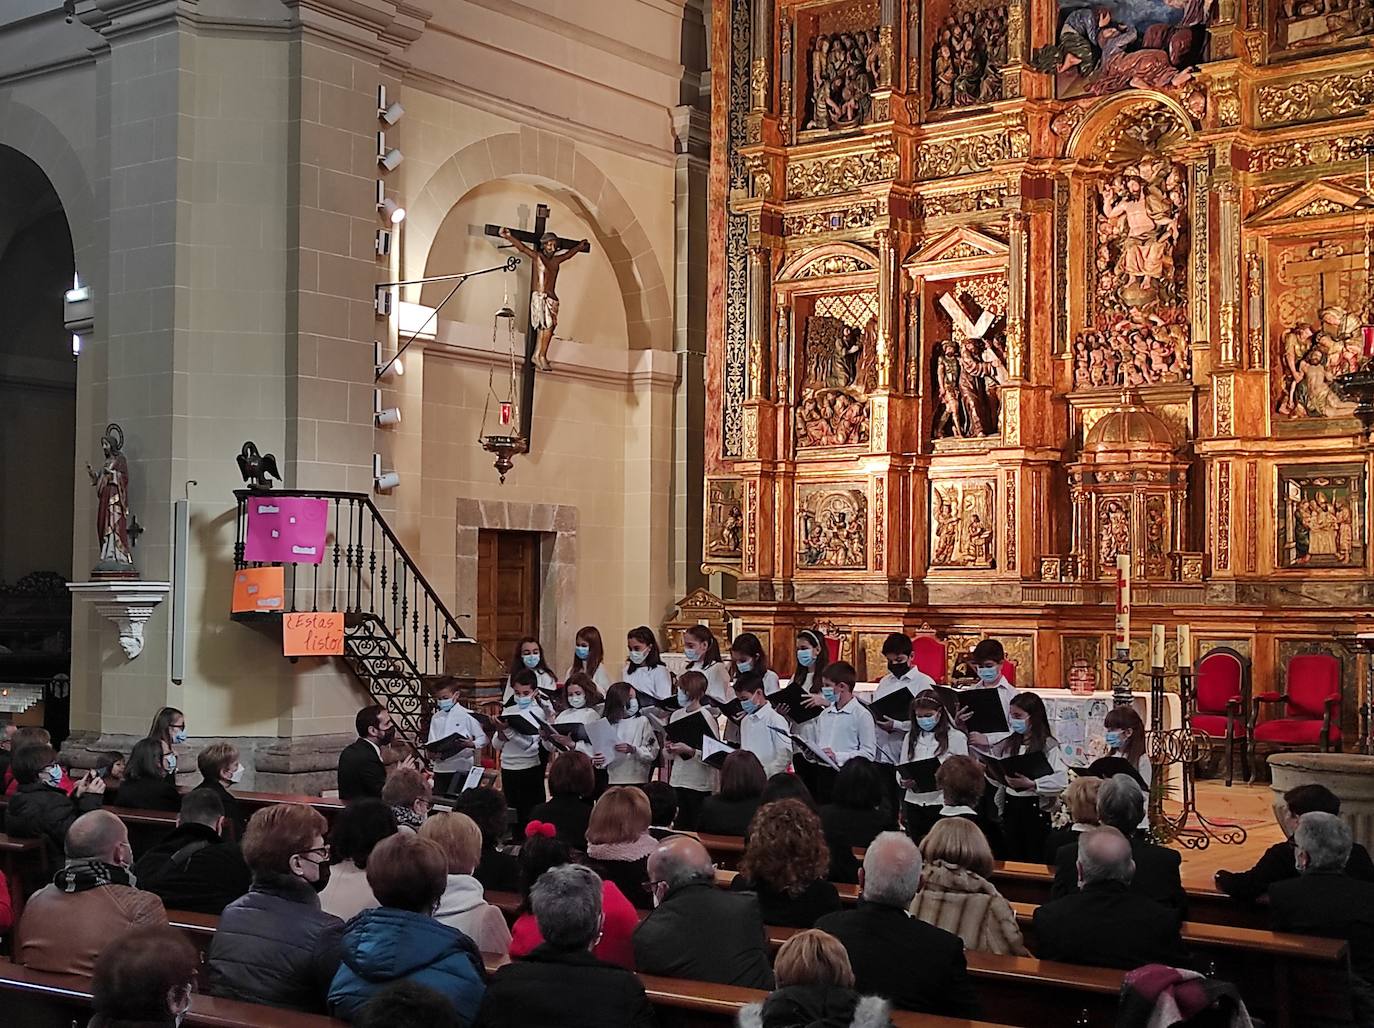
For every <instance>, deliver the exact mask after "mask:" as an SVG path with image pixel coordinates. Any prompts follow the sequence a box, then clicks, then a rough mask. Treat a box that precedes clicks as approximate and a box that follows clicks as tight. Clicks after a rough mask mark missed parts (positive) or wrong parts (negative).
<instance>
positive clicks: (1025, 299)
mask: <svg viewBox="0 0 1374 1028" xmlns="http://www.w3.org/2000/svg"><path fill="white" fill-rule="evenodd" d="M713 14H714V25H713V41H712V46H713V55H714V56H713V76H714V77H713V97H714V111H713V123H712V133H713V145H712V169H711V197H712V208H711V237H710V238H711V246H712V260H711V274H712V277H711V282H710V293H709V297H710V299H709V303H710V312H709V317H710V321H709V326H710V328H709V338H710V350H709V361H708V375H709V378H708V397H709V400H708V411H707V443H706V450H707V479H708V481H707V487H706V490H705V492H706V496H707V500H706V510H705V512H704V516H705V519H706V531H705V539H706V551H707V552H706V561H705V567H706V570H708V571H711V572H721V573H723V578H722V579H721V581H723V582H724V583H725V585H724V586H723V590H722V591H724V592H725V593H726V594H727V596H726V598H725V606H727V607H728V608H729V615H730V616H731V617H733V618H738V619H740V621H741V622H742V624H743V625H744V627H746V628H748V629H750V630H753V631H757V632H759V633H760V634H761V635H762V636H763V637H764V638H765V640H766V642H767V644H768V645H769V646H770V650H771V652H772V654H773V659H774V662H775V664H777V665H779V666H780V670H783V671H786V670H787V669H788V667H789V665H790V654H791V649H792V645H791V644H792V636H793V633H794V632H795V631H797V630H798V629H800V628H802V627H806V626H811V625H817V624H820V625H821V626H823V627H824V628H825V630H826V631H827V632H830V633H831V634H832V635H835V636H838V637H839V638H840V639H841V642H842V646H843V647H844V648H845V651H846V655H847V656H849V657H851V658H852V659H854V661H855V663H856V664H857V665H858V667H859V670H860V674H861V675H867V676H869V677H873V676H875V675H876V674H878V673H879V670H880V668H881V662H880V660H879V659H878V654H877V650H878V648H879V646H880V642H881V638H882V636H883V635H884V634H885V633H887V632H889V631H892V630H895V629H899V628H904V629H905V630H907V631H908V632H914V631H918V630H920V629H921V628H922V626H929V629H930V630H934V631H937V632H939V633H940V634H941V635H942V636H943V637H945V638H947V639H948V641H949V646H950V647H951V649H954V648H961V647H963V646H965V645H967V642H968V640H969V639H971V638H977V637H978V636H979V635H980V634H982V633H992V634H996V635H997V636H998V637H999V638H1001V639H1002V640H1003V641H1004V642H1005V643H1006V645H1007V648H1008V651H1009V654H1010V656H1012V657H1013V659H1015V660H1016V661H1017V664H1018V675H1019V680H1020V682H1021V683H1022V684H1036V685H1042V686H1059V685H1062V684H1063V683H1064V681H1065V676H1066V672H1067V670H1068V668H1069V666H1070V665H1071V663H1072V662H1073V661H1074V660H1076V659H1078V658H1082V659H1085V660H1086V661H1087V662H1088V663H1089V665H1090V666H1095V667H1097V669H1098V675H1099V680H1100V681H1103V682H1105V681H1106V675H1105V661H1106V658H1107V656H1108V653H1107V647H1108V643H1109V639H1110V634H1109V633H1110V631H1111V621H1112V599H1113V596H1112V583H1113V580H1114V566H1115V562H1116V556H1117V554H1118V553H1123V552H1124V553H1129V554H1131V556H1132V560H1133V567H1134V580H1135V592H1134V600H1135V607H1136V618H1135V622H1134V623H1135V626H1136V630H1137V633H1138V638H1136V639H1135V640H1133V644H1132V645H1133V649H1134V650H1135V655H1136V656H1137V657H1139V658H1141V665H1142V666H1143V665H1144V663H1145V660H1144V657H1145V652H1144V651H1145V649H1146V645H1147V642H1148V627H1149V625H1150V623H1151V622H1162V623H1165V624H1169V625H1173V624H1177V623H1183V622H1186V623H1189V624H1190V625H1191V626H1192V633H1193V638H1194V640H1195V642H1194V645H1195V648H1196V649H1197V650H1198V652H1202V651H1204V650H1205V649H1207V648H1209V647H1211V646H1214V645H1226V646H1231V647H1234V648H1235V649H1237V650H1239V651H1240V652H1242V653H1244V654H1247V655H1248V656H1249V657H1250V658H1251V659H1252V661H1253V669H1254V688H1255V689H1256V691H1259V690H1268V689H1278V688H1281V685H1282V675H1283V667H1284V665H1285V664H1286V662H1287V659H1288V657H1289V656H1291V655H1292V654H1294V653H1296V652H1300V651H1305V650H1323V651H1328V652H1332V653H1335V654H1337V655H1338V656H1341V657H1342V659H1343V661H1344V663H1345V667H1346V672H1345V674H1346V679H1347V689H1348V690H1350V691H1349V692H1348V693H1347V695H1349V696H1350V697H1351V700H1352V702H1347V703H1345V704H1344V714H1345V719H1346V722H1347V725H1351V719H1352V718H1353V715H1354V711H1355V706H1356V704H1355V702H1353V699H1354V693H1353V690H1354V687H1355V679H1356V674H1355V661H1354V659H1353V658H1351V657H1350V655H1349V654H1347V653H1346V652H1345V651H1344V650H1343V648H1342V647H1341V645H1340V644H1339V643H1338V642H1337V641H1336V638H1335V637H1336V636H1337V635H1339V634H1341V633H1348V632H1351V631H1355V630H1359V629H1361V628H1364V627H1366V626H1368V625H1370V624H1371V623H1374V589H1372V588H1371V572H1370V553H1369V546H1368V539H1367V536H1368V532H1369V528H1368V522H1367V518H1368V510H1369V489H1370V478H1371V474H1370V473H1371V464H1370V452H1371V450H1370V446H1369V445H1368V440H1367V437H1366V436H1365V435H1364V434H1363V432H1362V430H1361V428H1360V425H1359V423H1358V422H1357V420H1356V419H1355V417H1354V406H1355V405H1354V403H1353V402H1351V401H1349V400H1348V399H1347V398H1346V397H1345V396H1344V395H1342V394H1341V393H1340V391H1339V390H1338V389H1337V388H1336V387H1335V386H1334V384H1333V383H1334V380H1335V379H1336V378H1337V377H1338V376H1339V375H1341V374H1343V373H1346V372H1349V371H1354V370H1357V369H1358V368H1360V367H1361V366H1362V365H1363V362H1364V360H1365V349H1364V348H1363V344H1362V339H1363V334H1362V326H1364V325H1368V324H1370V323H1371V320H1372V319H1374V310H1371V304H1374V296H1372V295H1371V271H1370V268H1369V261H1368V251H1369V246H1370V240H1369V233H1370V232H1371V231H1374V194H1371V191H1370V182H1369V176H1368V172H1367V160H1366V155H1367V154H1368V153H1370V151H1371V148H1372V147H1374V115H1372V114H1371V106H1370V105H1371V104H1374V0H1339V2H1338V0H1119V2H1117V3H1114V4H1109V5H1106V6H1086V5H1081V4H1078V3H1070V2H1067V0H1061V2H1060V3H1059V4H1056V3H1055V2H1054V0H933V2H925V3H917V2H913V0H722V2H720V3H717V4H715V5H714V8H713ZM1168 634H1169V638H1170V639H1171V640H1172V638H1173V632H1172V631H1170V632H1169V633H1168ZM1169 660H1170V662H1171V663H1172V662H1173V661H1174V660H1175V655H1174V652H1173V646H1172V643H1171V644H1170V647H1169Z"/></svg>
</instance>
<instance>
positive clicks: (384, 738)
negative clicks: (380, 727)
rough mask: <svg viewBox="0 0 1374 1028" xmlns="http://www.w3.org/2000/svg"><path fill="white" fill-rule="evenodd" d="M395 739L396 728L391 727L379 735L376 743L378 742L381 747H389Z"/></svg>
mask: <svg viewBox="0 0 1374 1028" xmlns="http://www.w3.org/2000/svg"><path fill="white" fill-rule="evenodd" d="M395 738H396V726H395V725H392V726H391V727H390V728H388V729H387V730H386V731H385V732H383V733H382V734H381V738H379V739H378V740H377V741H378V742H380V743H381V744H382V745H383V746H390V745H391V741H392V740H393V739H395Z"/></svg>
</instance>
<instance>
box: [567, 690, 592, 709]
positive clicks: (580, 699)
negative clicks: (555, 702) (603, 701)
mask: <svg viewBox="0 0 1374 1028" xmlns="http://www.w3.org/2000/svg"><path fill="white" fill-rule="evenodd" d="M586 705H587V697H585V696H583V695H582V694H581V693H580V692H579V693H573V694H572V695H570V696H569V697H568V706H570V707H573V708H579V707H585V706H586Z"/></svg>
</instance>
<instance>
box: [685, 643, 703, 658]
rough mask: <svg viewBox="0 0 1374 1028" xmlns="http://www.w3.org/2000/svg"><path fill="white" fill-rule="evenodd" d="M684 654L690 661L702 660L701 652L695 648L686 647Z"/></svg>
mask: <svg viewBox="0 0 1374 1028" xmlns="http://www.w3.org/2000/svg"><path fill="white" fill-rule="evenodd" d="M682 652H683V654H684V655H685V656H686V657H687V659H688V660H691V661H698V660H700V659H701V650H700V649H698V648H697V647H695V646H684V647H682Z"/></svg>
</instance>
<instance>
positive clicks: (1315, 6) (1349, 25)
mask: <svg viewBox="0 0 1374 1028" xmlns="http://www.w3.org/2000/svg"><path fill="white" fill-rule="evenodd" d="M1276 29H1277V32H1276V36H1277V43H1278V45H1279V46H1280V47H1303V48H1308V47H1320V46H1330V45H1338V44H1340V43H1342V42H1344V41H1346V40H1350V39H1354V38H1356V37H1358V36H1363V35H1368V34H1370V33H1374V0H1279V9H1278V18H1277V24H1276Z"/></svg>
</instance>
